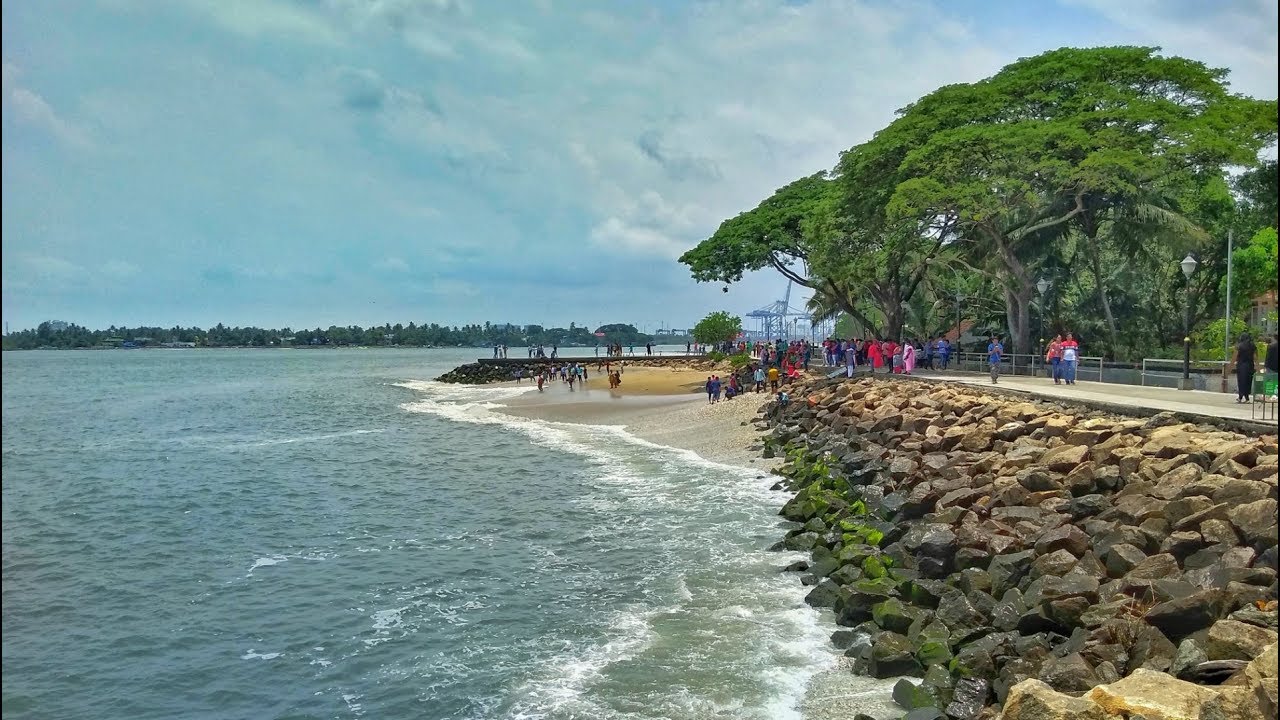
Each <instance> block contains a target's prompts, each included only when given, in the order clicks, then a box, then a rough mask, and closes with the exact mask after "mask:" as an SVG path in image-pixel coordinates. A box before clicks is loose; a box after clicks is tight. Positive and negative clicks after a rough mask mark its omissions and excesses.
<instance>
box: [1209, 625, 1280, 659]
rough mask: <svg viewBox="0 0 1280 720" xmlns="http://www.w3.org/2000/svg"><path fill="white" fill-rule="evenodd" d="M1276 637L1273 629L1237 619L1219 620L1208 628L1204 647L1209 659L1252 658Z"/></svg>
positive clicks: (1259, 653) (1273, 641) (1260, 652)
mask: <svg viewBox="0 0 1280 720" xmlns="http://www.w3.org/2000/svg"><path fill="white" fill-rule="evenodd" d="M1276 639H1277V634H1276V631H1274V630H1268V629H1266V628H1260V627H1258V626H1256V625H1249V624H1248V623H1242V622H1240V621H1238V620H1219V621H1218V622H1216V623H1214V624H1213V627H1211V628H1209V636H1208V637H1207V638H1206V639H1205V643H1204V648H1205V652H1206V653H1208V655H1209V659H1210V660H1252V659H1254V658H1255V657H1257V656H1259V655H1261V654H1262V652H1263V651H1264V650H1266V649H1267V646H1268V645H1271V644H1273V643H1275V642H1276Z"/></svg>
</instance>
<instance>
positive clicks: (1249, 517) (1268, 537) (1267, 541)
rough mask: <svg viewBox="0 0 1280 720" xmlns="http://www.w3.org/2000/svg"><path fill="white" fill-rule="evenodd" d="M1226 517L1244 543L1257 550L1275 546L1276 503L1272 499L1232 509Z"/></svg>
mask: <svg viewBox="0 0 1280 720" xmlns="http://www.w3.org/2000/svg"><path fill="white" fill-rule="evenodd" d="M1227 517H1228V518H1229V519H1230V520H1231V524H1232V525H1234V526H1235V528H1236V530H1239V531H1240V536H1241V537H1243V538H1244V540H1245V542H1246V543H1249V544H1250V545H1253V546H1255V547H1259V548H1269V547H1274V546H1275V544H1276V501H1275V500H1273V499H1272V498H1264V499H1262V500H1255V501H1253V502H1251V503H1245V504H1243V505H1237V506H1235V507H1232V508H1231V509H1230V510H1229V511H1228V512H1227Z"/></svg>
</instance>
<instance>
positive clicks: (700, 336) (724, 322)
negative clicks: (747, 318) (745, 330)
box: [693, 310, 742, 345]
mask: <svg viewBox="0 0 1280 720" xmlns="http://www.w3.org/2000/svg"><path fill="white" fill-rule="evenodd" d="M741 333H742V318H740V317H738V316H737V315H730V314H729V313H727V312H725V311H724V310H719V311H717V312H713V313H711V314H710V315H708V316H706V317H704V318H702V319H701V320H699V321H698V324H697V325H694V326H693V337H694V339H695V340H697V341H698V342H700V343H706V344H708V345H714V344H717V343H722V342H729V341H730V340H735V339H737V337H738V335H740V334H741Z"/></svg>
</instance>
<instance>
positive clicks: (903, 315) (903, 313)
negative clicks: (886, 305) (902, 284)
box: [898, 300, 911, 341]
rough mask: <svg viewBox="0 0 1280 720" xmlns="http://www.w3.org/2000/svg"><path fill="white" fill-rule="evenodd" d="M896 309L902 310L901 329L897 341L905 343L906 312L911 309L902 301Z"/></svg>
mask: <svg viewBox="0 0 1280 720" xmlns="http://www.w3.org/2000/svg"><path fill="white" fill-rule="evenodd" d="M898 307H900V308H902V329H901V330H899V332H898V334H899V335H901V337H900V338H898V339H899V340H904V341H905V340H906V338H907V311H909V310H910V309H911V305H910V304H908V303H907V301H906V300H903V301H902V302H900V303H898Z"/></svg>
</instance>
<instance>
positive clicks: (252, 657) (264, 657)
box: [240, 648, 280, 660]
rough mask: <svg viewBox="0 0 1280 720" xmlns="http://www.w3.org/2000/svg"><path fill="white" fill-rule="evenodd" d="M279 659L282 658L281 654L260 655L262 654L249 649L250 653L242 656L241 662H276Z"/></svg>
mask: <svg viewBox="0 0 1280 720" xmlns="http://www.w3.org/2000/svg"><path fill="white" fill-rule="evenodd" d="M278 657H280V653H278V652H273V653H260V652H254V650H253V648H249V652H247V653H245V654H244V655H241V656H240V659H241V660H275V659H276V658H278Z"/></svg>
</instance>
